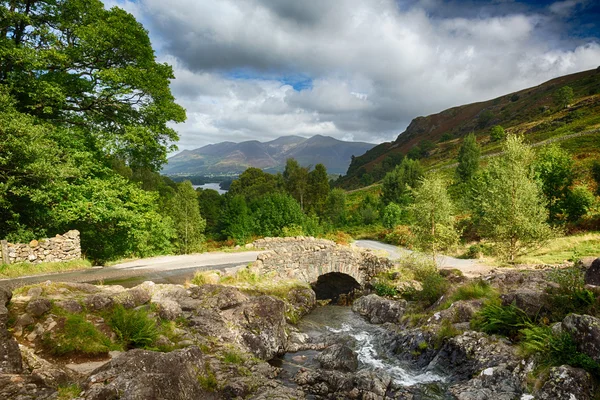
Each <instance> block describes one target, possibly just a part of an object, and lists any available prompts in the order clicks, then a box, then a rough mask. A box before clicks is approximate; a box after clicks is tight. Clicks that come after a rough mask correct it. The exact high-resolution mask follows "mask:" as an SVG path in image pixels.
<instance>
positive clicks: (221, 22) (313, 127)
mask: <svg viewBox="0 0 600 400" xmlns="http://www.w3.org/2000/svg"><path fill="white" fill-rule="evenodd" d="M110 1H112V2H114V1H115V0H110ZM505 3H506V2H503V3H502V4H501V5H502V6H503V7H509V6H510V2H509V3H506V4H505ZM578 3H580V1H576V0H568V1H563V2H557V3H554V4H552V5H551V6H550V8H549V10H550V11H549V12H547V13H545V14H542V13H537V14H532V13H524V12H519V13H516V12H515V13H512V14H511V13H506V12H504V13H502V14H500V15H497V16H485V15H484V16H482V15H476V16H473V15H472V14H471V13H468V14H469V16H467V17H465V16H459V17H456V16H452V17H443V16H441V17H440V16H439V15H436V16H435V17H434V16H432V13H431V10H432V9H434V8H435V7H436V5H437V4H438V2H436V1H435V0H427V1H425V2H423V1H421V2H415V3H414V5H413V6H406V5H404V6H403V7H402V8H400V7H399V6H398V4H397V3H396V1H394V0H379V1H372V0H327V1H323V0H303V1H302V2H295V1H289V0H171V1H168V2H165V1H163V0H139V1H138V2H135V3H132V2H126V3H124V4H125V5H126V8H127V9H128V10H130V11H131V12H133V13H134V15H136V17H137V18H138V19H140V20H141V21H142V22H143V23H144V24H145V25H146V26H147V28H148V29H149V30H150V33H151V36H152V40H153V43H158V44H159V49H160V50H159V54H160V55H161V59H163V60H165V61H167V62H169V63H171V64H172V65H174V68H175V75H176V77H177V79H176V80H175V81H174V82H173V92H174V94H175V96H176V97H177V99H178V101H179V102H180V103H182V105H183V106H184V107H186V109H187V110H188V122H186V123H185V124H183V125H179V126H177V129H178V130H180V132H181V138H182V141H181V142H180V148H182V149H183V148H188V149H189V148H195V147H199V146H201V145H205V144H208V143H214V142H218V141H224V140H231V141H240V140H248V139H259V140H267V139H273V138H276V137H278V136H281V135H288V134H304V135H310V134H316V133H320V134H329V135H332V136H335V137H338V138H346V139H347V138H353V139H354V140H364V141H372V142H376V141H381V140H392V139H394V138H395V137H396V136H397V135H398V133H400V132H402V131H403V130H404V128H405V127H406V126H407V125H408V123H409V122H410V120H411V119H412V118H414V117H416V116H418V115H427V114H430V113H433V112H438V111H441V110H443V109H445V108H448V107H451V106H455V105H459V104H463V103H467V102H472V101H481V100H485V99H489V98H492V97H495V96H499V95H502V94H506V93H508V92H511V91H515V90H520V89H523V88H526V87H528V86H533V85H537V84H539V83H541V82H543V81H545V80H548V79H551V78H553V77H556V76H559V75H564V74H568V73H572V72H577V71H581V70H585V69H590V68H595V67H596V66H598V65H599V64H600V45H599V44H598V42H597V41H596V42H591V43H587V44H579V45H571V46H570V47H561V48H557V47H554V44H553V43H556V42H559V40H558V39H556V40H553V38H552V37H547V36H546V35H547V33H548V26H552V25H551V24H552V22H553V21H554V20H553V19H552V18H556V17H552V15H558V14H560V15H564V14H565V13H566V12H567V11H568V10H572V9H573V8H574V7H576V6H577V4H578ZM119 4H123V3H119ZM474 4H475V3H474ZM515 7H516V6H515ZM558 36H560V33H557V37H558ZM561 43H563V42H561ZM298 75H299V76H307V77H309V78H311V79H312V87H310V88H306V89H304V90H302V91H300V92H298V91H295V90H294V89H293V87H292V86H290V85H288V84H284V83H282V82H284V81H285V80H284V79H283V78H284V77H288V76H298Z"/></svg>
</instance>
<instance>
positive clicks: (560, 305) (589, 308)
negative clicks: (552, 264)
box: [547, 267, 597, 321]
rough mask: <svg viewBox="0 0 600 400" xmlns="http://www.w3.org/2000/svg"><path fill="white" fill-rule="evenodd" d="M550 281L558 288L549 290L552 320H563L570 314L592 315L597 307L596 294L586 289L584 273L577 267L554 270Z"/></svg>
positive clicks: (549, 277) (549, 276)
mask: <svg viewBox="0 0 600 400" xmlns="http://www.w3.org/2000/svg"><path fill="white" fill-rule="evenodd" d="M548 279H549V280H550V281H552V282H555V283H557V284H558V287H550V288H548V289H547V290H548V293H549V294H550V302H551V303H552V318H553V320H555V321H560V320H562V319H563V318H564V317H565V316H567V315H568V314H570V313H582V314H590V313H593V311H595V308H596V306H597V301H596V296H595V295H594V293H593V292H592V291H590V290H588V289H586V288H585V280H584V273H583V271H581V270H580V269H578V268H576V267H572V268H562V269H558V268H557V269H554V270H553V271H551V272H550V273H549V274H548Z"/></svg>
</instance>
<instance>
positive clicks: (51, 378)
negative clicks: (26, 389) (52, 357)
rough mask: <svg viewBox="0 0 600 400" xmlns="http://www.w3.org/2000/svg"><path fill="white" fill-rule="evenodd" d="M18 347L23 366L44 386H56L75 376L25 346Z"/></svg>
mask: <svg viewBox="0 0 600 400" xmlns="http://www.w3.org/2000/svg"><path fill="white" fill-rule="evenodd" d="M19 349H20V351H21V356H22V357H23V364H24V367H25V368H26V369H27V370H28V371H29V372H30V373H31V376H33V377H35V378H36V379H37V380H38V381H41V382H43V383H44V385H45V386H48V387H51V388H58V387H59V386H61V385H66V384H68V383H69V382H70V381H73V380H74V379H75V378H76V377H75V374H73V373H69V372H68V371H67V370H64V369H62V368H60V367H58V366H56V365H53V364H51V363H50V362H48V361H46V360H44V359H43V358H41V357H39V356H38V355H36V354H35V353H34V351H33V350H32V349H30V348H28V347H25V346H19Z"/></svg>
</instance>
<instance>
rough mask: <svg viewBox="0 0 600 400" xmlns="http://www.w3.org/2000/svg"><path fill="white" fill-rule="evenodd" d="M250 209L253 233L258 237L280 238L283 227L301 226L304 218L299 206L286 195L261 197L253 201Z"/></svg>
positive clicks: (276, 194) (275, 194) (277, 194)
mask: <svg viewBox="0 0 600 400" xmlns="http://www.w3.org/2000/svg"><path fill="white" fill-rule="evenodd" d="M250 209H251V211H252V220H253V222H254V227H253V233H254V234H256V235H259V236H280V235H281V234H282V230H283V228H284V227H286V226H287V227H290V226H292V225H298V226H301V225H302V223H303V222H304V218H305V217H304V214H303V213H302V210H301V209H300V204H298V202H297V201H296V200H294V199H293V198H292V197H290V196H289V195H287V194H279V193H273V194H269V195H266V196H263V197H261V198H259V199H257V200H255V201H254V202H253V203H252V204H251V205H250Z"/></svg>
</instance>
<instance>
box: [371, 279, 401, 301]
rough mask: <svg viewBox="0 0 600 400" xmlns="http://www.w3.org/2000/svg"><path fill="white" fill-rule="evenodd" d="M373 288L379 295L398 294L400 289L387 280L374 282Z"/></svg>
mask: <svg viewBox="0 0 600 400" xmlns="http://www.w3.org/2000/svg"><path fill="white" fill-rule="evenodd" d="M373 289H375V293H377V295H378V296H382V297H393V296H397V295H398V290H397V289H396V287H394V286H393V285H390V284H389V283H387V282H377V283H375V284H373Z"/></svg>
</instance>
